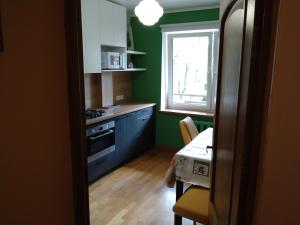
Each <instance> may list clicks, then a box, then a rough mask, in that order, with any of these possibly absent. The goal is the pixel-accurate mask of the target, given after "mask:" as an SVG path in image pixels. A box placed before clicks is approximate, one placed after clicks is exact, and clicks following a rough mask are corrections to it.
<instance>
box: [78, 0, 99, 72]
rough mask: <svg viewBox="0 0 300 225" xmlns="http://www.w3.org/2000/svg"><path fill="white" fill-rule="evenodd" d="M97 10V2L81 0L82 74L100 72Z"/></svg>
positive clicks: (97, 0)
mask: <svg viewBox="0 0 300 225" xmlns="http://www.w3.org/2000/svg"><path fill="white" fill-rule="evenodd" d="M99 8H100V2H99V0H81V14H82V41H83V63H84V73H100V72H101V42H100V33H101V30H100V27H101V24H100V21H101V20H100V14H99Z"/></svg>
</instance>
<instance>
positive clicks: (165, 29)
mask: <svg viewBox="0 0 300 225" xmlns="http://www.w3.org/2000/svg"><path fill="white" fill-rule="evenodd" d="M161 29H162V85H161V109H162V110H165V109H175V110H187V111H198V112H206V113H213V112H214V110H215V93H216V91H215V89H216V88H215V87H216V73H217V72H216V71H217V54H218V40H219V38H218V35H219V21H211V22H200V23H184V24H171V25H162V26H161ZM195 36H198V37H199V36H207V37H209V40H210V41H209V55H208V80H207V103H208V104H207V105H206V106H203V105H201V104H192V103H191V104H189V103H174V102H173V94H172V93H173V92H172V88H173V85H172V83H173V71H172V69H173V57H172V55H173V38H178V37H195ZM213 87H214V88H213Z"/></svg>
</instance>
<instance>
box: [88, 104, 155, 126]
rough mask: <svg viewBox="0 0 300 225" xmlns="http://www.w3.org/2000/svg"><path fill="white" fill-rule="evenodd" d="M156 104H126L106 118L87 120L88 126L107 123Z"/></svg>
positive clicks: (115, 109) (113, 110)
mask: <svg viewBox="0 0 300 225" xmlns="http://www.w3.org/2000/svg"><path fill="white" fill-rule="evenodd" d="M155 105H156V104H155V103H126V104H120V106H119V107H117V108H114V109H112V113H111V114H109V115H106V116H101V117H97V118H94V119H88V120H86V125H87V126H88V125H92V124H95V123H99V122H101V121H105V120H108V119H111V118H114V117H117V116H121V115H124V114H127V113H131V112H135V111H138V110H141V109H145V108H148V107H152V106H155Z"/></svg>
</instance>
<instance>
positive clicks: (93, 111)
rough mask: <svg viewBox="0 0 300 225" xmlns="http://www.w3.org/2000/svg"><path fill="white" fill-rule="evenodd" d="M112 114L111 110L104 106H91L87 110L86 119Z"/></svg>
mask: <svg viewBox="0 0 300 225" xmlns="http://www.w3.org/2000/svg"><path fill="white" fill-rule="evenodd" d="M110 114H111V113H110V112H108V111H106V110H105V109H102V108H90V109H87V110H85V119H87V120H89V119H94V118H98V117H101V116H107V115H110Z"/></svg>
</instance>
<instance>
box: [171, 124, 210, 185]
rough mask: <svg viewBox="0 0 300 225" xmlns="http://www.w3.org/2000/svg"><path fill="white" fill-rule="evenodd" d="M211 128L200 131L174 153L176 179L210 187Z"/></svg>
mask: <svg viewBox="0 0 300 225" xmlns="http://www.w3.org/2000/svg"><path fill="white" fill-rule="evenodd" d="M212 136H213V128H208V129H206V130H205V131H203V132H201V133H200V134H199V135H198V136H197V137H196V138H195V139H194V140H192V141H191V143H189V144H188V145H186V146H185V147H184V148H182V149H181V150H180V151H179V152H177V153H176V155H175V161H176V164H175V170H176V179H177V180H181V181H183V182H185V183H191V184H195V185H200V186H203V187H207V188H209V187H210V175H211V166H210V163H211V160H212V149H211V148H207V146H209V147H211V146H212Z"/></svg>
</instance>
